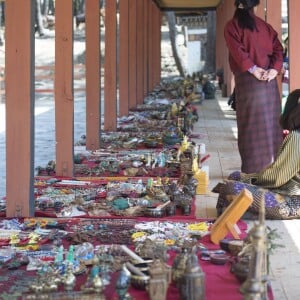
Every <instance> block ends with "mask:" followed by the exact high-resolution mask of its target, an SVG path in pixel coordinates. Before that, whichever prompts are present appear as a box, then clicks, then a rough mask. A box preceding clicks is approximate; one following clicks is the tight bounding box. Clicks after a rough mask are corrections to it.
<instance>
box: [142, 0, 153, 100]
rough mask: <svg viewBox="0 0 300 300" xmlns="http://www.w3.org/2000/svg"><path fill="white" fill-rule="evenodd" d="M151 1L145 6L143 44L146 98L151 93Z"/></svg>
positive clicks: (148, 0)
mask: <svg viewBox="0 0 300 300" xmlns="http://www.w3.org/2000/svg"><path fill="white" fill-rule="evenodd" d="M150 1H151V0H147V1H146V2H145V4H144V28H143V29H144V30H143V35H144V38H143V43H144V73H143V81H144V84H143V86H144V90H143V92H144V96H146V95H147V94H148V92H149V85H148V84H149V81H148V67H149V63H148V56H149V47H148V35H149V31H148V27H149V21H148V19H149V10H148V7H149V5H148V3H149V2H150Z"/></svg>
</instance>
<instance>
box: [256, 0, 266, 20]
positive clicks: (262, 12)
mask: <svg viewBox="0 0 300 300" xmlns="http://www.w3.org/2000/svg"><path fill="white" fill-rule="evenodd" d="M267 1H268V0H261V1H260V4H259V5H258V6H257V8H256V12H255V14H256V15H257V16H258V17H260V18H261V19H263V20H265V21H266V18H267Z"/></svg>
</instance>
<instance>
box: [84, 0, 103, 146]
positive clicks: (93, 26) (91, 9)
mask: <svg viewBox="0 0 300 300" xmlns="http://www.w3.org/2000/svg"><path fill="white" fill-rule="evenodd" d="M85 24H86V28H85V33H86V59H85V66H86V149H88V150H96V149H99V148H100V134H99V133H100V130H101V60H100V58H101V52H100V5H99V0H88V1H86V2H85Z"/></svg>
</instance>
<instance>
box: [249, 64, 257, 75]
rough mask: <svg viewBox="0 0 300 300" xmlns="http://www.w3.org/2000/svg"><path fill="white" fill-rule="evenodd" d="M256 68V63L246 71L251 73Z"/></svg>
mask: <svg viewBox="0 0 300 300" xmlns="http://www.w3.org/2000/svg"><path fill="white" fill-rule="evenodd" d="M256 68H257V65H254V66H253V67H251V68H249V69H248V72H250V73H251V74H253V73H254V72H255V70H256Z"/></svg>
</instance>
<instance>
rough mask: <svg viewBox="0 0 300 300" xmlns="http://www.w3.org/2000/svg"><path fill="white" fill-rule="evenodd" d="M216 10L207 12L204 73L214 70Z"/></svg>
mask: <svg viewBox="0 0 300 300" xmlns="http://www.w3.org/2000/svg"><path fill="white" fill-rule="evenodd" d="M215 54H216V12H215V11H208V12H207V42H206V60H205V65H204V70H203V71H204V72H205V73H213V72H215V71H216V55H215Z"/></svg>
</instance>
